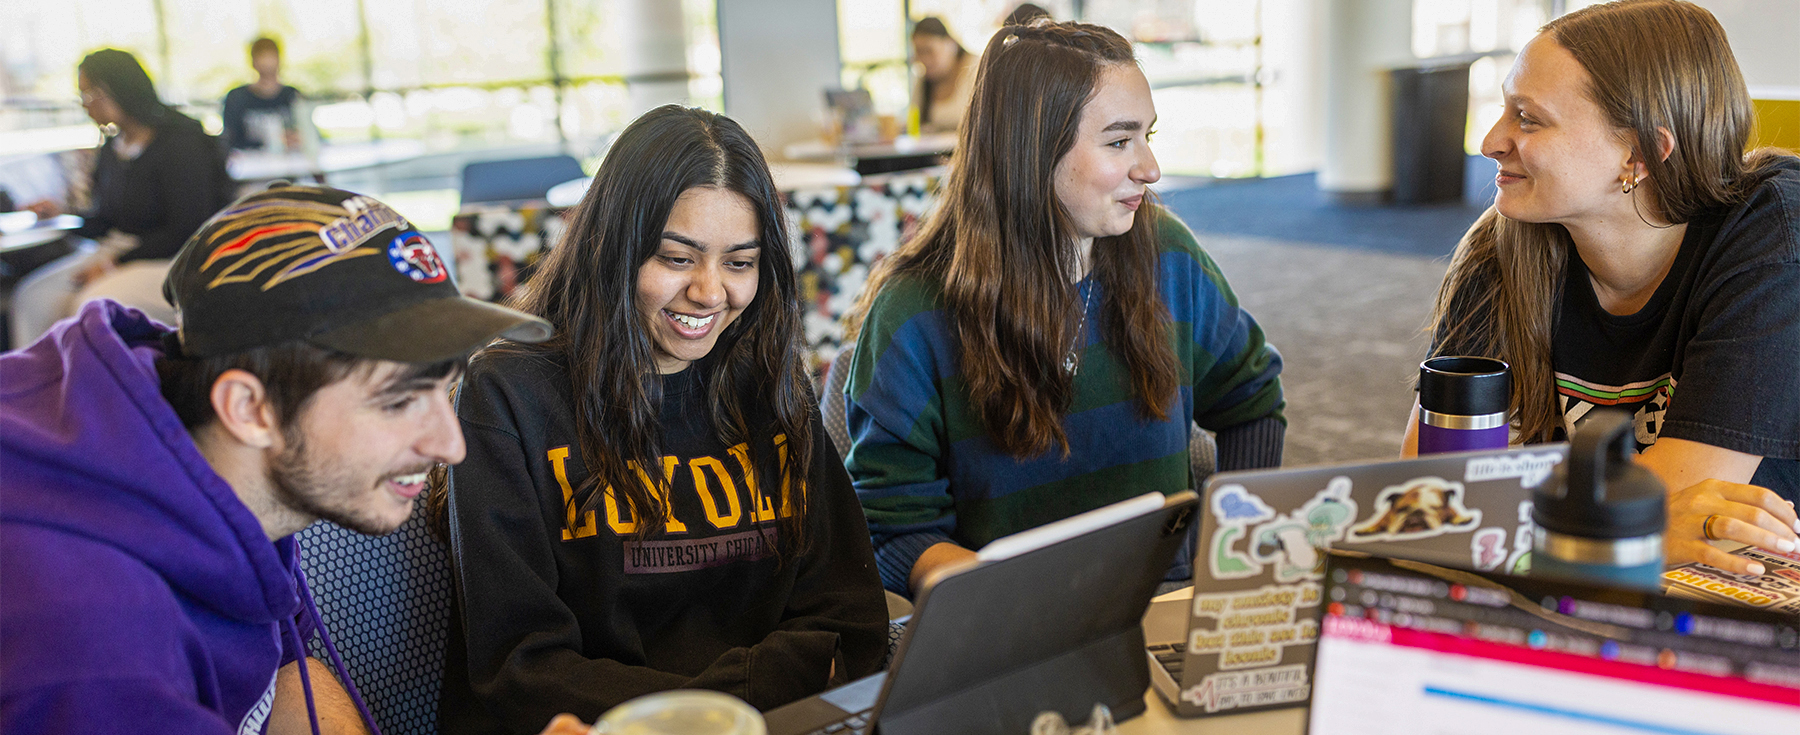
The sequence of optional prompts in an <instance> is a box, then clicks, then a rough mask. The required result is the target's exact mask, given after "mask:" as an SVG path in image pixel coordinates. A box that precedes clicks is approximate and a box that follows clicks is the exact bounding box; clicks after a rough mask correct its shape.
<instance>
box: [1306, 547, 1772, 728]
mask: <svg viewBox="0 0 1800 735" xmlns="http://www.w3.org/2000/svg"><path fill="white" fill-rule="evenodd" d="M1325 586H1326V607H1325V610H1324V617H1323V619H1322V621H1321V622H1322V625H1321V627H1320V637H1319V641H1318V652H1317V660H1316V668H1315V671H1314V690H1313V700H1312V712H1311V722H1312V725H1311V728H1310V732H1311V733H1312V734H1313V735H1337V734H1345V735H1348V734H1351V733H1434V734H1436V733H1464V732H1469V733H1473V732H1483V733H1488V732H1529V733H1534V735H1536V734H1540V733H1546V734H1554V733H1568V734H1571V735H1574V734H1581V735H1587V734H1589V733H1593V734H1596V735H1597V734H1599V733H1609V734H1613V733H1633V732H1637V733H1681V734H1686V733H1758V734H1762V733H1775V732H1796V731H1797V730H1796V728H1797V727H1800V641H1797V640H1796V636H1797V633H1796V628H1797V627H1800V619H1796V618H1795V617H1794V616H1791V615H1782V614H1774V613H1768V612H1765V611H1757V610H1751V609H1747V608H1735V607H1726V606H1720V605H1712V604H1706V603H1699V602H1694V601H1688V600H1682V599H1678V598H1672V597H1665V596H1661V595H1651V594H1644V593H1638V592H1625V591H1620V590H1616V589H1610V588H1602V587H1590V586H1585V585H1575V584H1562V583H1554V582H1547V581H1544V580H1536V579H1526V578H1523V577H1505V576H1499V575H1476V574H1471V573H1466V572H1455V571H1450V570H1445V569H1441V568H1437V567H1431V566H1429V565H1423V564H1416V563H1409V562H1393V561H1389V560H1385V559H1377V558H1355V557H1351V556H1345V555H1337V554H1334V555H1332V556H1331V558H1330V560H1329V568H1328V571H1327V574H1326V582H1325Z"/></svg>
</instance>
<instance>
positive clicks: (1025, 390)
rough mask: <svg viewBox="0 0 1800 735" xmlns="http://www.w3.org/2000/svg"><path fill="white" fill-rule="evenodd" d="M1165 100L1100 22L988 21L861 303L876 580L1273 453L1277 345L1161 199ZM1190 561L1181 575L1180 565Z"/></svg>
mask: <svg viewBox="0 0 1800 735" xmlns="http://www.w3.org/2000/svg"><path fill="white" fill-rule="evenodd" d="M1155 123H1156V106H1155V104H1154V103H1153V101H1152V99H1151V96H1150V85H1149V84H1148V83H1147V82H1146V81H1145V79H1144V74H1143V72H1142V71H1141V70H1139V69H1138V66H1137V63H1136V60H1135V59H1134V58H1133V56H1132V50H1131V44H1130V43H1128V42H1126V41H1125V39H1124V38H1122V37H1120V36H1119V35H1118V34H1117V33H1115V32H1113V31H1112V30H1110V29H1107V28H1104V27H1101V26H1096V25H1088V24H1083V23H1060V24H1058V23H1048V22H1045V21H1040V22H1039V23H1037V24H1035V25H1029V26H1011V27H1008V28H1004V29H1001V31H1000V32H999V33H997V34H995V36H994V37H993V40H992V41H990V42H989V43H988V47H987V50H986V51H985V52H984V53H983V54H982V56H981V67H980V72H979V75H978V78H977V81H976V82H975V92H974V103H973V105H972V106H971V107H970V109H969V113H968V117H967V118H965V119H964V121H963V124H962V128H961V129H960V132H959V137H958V142H957V146H956V151H957V152H956V161H955V165H953V166H952V167H951V171H950V175H949V178H948V180H947V181H946V182H945V184H944V188H943V191H942V193H941V197H942V199H941V201H940V202H939V204H938V207H937V209H936V210H935V211H934V213H933V214H932V215H931V216H930V219H928V220H927V221H926V222H925V224H924V226H923V227H922V228H921V229H920V232H919V234H918V236H917V237H916V238H914V239H913V240H912V241H911V242H909V243H907V244H906V245H905V246H903V247H901V248H900V250H898V251H897V252H895V253H894V254H893V255H891V256H889V257H888V258H887V259H886V260H885V261H883V265H882V266H881V267H879V268H878V269H877V270H876V271H875V273H874V274H872V275H871V277H870V280H869V285H868V286H867V287H866V288H865V289H864V291H863V295H862V297H861V299H860V301H859V302H858V304H857V307H856V309H855V311H854V312H853V313H852V315H851V317H850V324H849V325H848V326H847V328H846V332H847V336H848V337H849V338H854V339H855V340H856V351H855V353H854V356H853V359H852V362H851V365H850V375H849V379H848V382H847V383H846V384H845V392H846V397H847V399H848V400H847V401H846V412H845V413H846V418H847V421H848V427H847V428H848V430H849V435H850V437H851V442H852V447H851V449H850V451H849V453H848V456H847V457H846V460H847V464H848V467H849V470H850V475H851V477H852V478H853V479H854V480H855V482H856V487H857V492H858V494H859V495H860V496H861V497H862V499H863V508H864V511H865V512H866V513H867V515H868V518H869V523H870V528H871V529H872V531H873V532H874V542H875V547H876V559H877V561H878V562H879V563H880V565H881V573H882V581H883V583H884V584H885V585H886V586H887V588H888V589H889V590H892V591H894V592H898V593H906V592H907V591H908V590H909V588H910V589H916V588H917V585H918V584H919V583H920V582H921V581H922V580H923V579H924V578H925V577H926V576H927V575H928V574H929V573H930V572H931V571H932V570H934V569H936V568H939V567H940V566H942V565H945V564H947V563H950V562H954V561H956V560H957V559H959V558H962V557H966V556H968V555H970V554H972V553H973V552H971V551H970V549H974V548H978V547H979V546H981V545H982V544H985V543H987V542H988V541H990V540H993V539H995V538H998V537H1000V536H1004V535H1006V534H1009V533H1013V532H1016V531H1021V530H1024V529H1027V528H1030V527H1033V526H1037V525H1041V524H1044V523H1048V522H1050V521H1054V520H1058V519H1060V518H1063V517H1066V516H1069V515H1074V514H1076V513H1080V512H1082V511H1085V510H1089V509H1092V508H1095V507H1099V506H1101V505H1105V504H1107V503H1111V502H1114V501H1117V500H1121V499H1123V498H1126V497H1130V496H1131V495H1135V494H1138V493H1142V492H1144V491H1145V490H1148V489H1152V488H1154V489H1158V490H1162V491H1163V492H1176V491H1180V490H1184V489H1187V488H1188V487H1190V485H1191V484H1192V483H1193V481H1194V478H1193V477H1191V476H1190V475H1191V471H1190V463H1189V461H1188V445H1189V440H1190V432H1191V431H1192V428H1191V427H1192V426H1193V425H1194V424H1195V423H1196V422H1198V424H1199V425H1200V426H1201V427H1202V428H1205V429H1209V430H1213V431H1216V432H1218V434H1219V436H1218V443H1219V452H1218V456H1219V465H1220V467H1221V468H1223V469H1247V468H1252V467H1266V466H1272V465H1276V464H1280V461H1281V440H1282V435H1283V431H1284V429H1285V423H1284V419H1283V418H1282V416H1281V408H1282V405H1283V404H1282V396H1281V383H1280V380H1279V378H1278V377H1277V376H1278V374H1279V373H1280V371H1281V358H1280V356H1279V355H1277V354H1276V352H1275V349H1274V348H1273V347H1271V346H1269V345H1268V344H1267V343H1266V342H1265V341H1264V339H1263V334H1262V330H1261V329H1260V328H1259V327H1258V326H1257V325H1256V321H1255V320H1254V319H1252V318H1251V317H1250V315H1249V314H1248V313H1246V312H1245V311H1244V310H1243V309H1241V308H1239V307H1238V304H1237V299H1236V297H1235V296H1233V295H1232V293H1231V289H1230V287H1229V286H1228V285H1226V283H1225V278H1224V276H1223V274H1221V273H1220V271H1219V268H1218V266H1217V265H1215V264H1214V263H1213V262H1212V260H1211V259H1210V258H1209V257H1207V255H1206V253H1205V252H1204V251H1202V250H1201V249H1200V247H1199V245H1198V244H1197V243H1196V242H1195V241H1194V236H1193V233H1191V232H1189V231H1188V229H1187V227H1186V226H1185V225H1183V224H1182V223H1181V222H1180V221H1179V220H1177V219H1175V217H1174V216H1173V215H1171V214H1169V213H1168V212H1167V211H1165V210H1163V209H1162V207H1160V206H1158V205H1157V203H1156V199H1155V195H1154V194H1153V193H1152V192H1151V191H1150V189H1149V185H1150V184H1152V183H1155V182H1156V181H1157V180H1158V179H1159V178H1160V177H1161V176H1162V171H1161V169H1159V168H1158V167H1157V163H1156V156H1155V155H1154V154H1153V153H1151V151H1150V136H1151V132H1152V128H1153V126H1154V125H1155ZM1187 576H1188V569H1187V566H1186V560H1185V558H1184V559H1182V560H1178V561H1177V564H1176V566H1175V568H1173V569H1171V570H1170V578H1171V579H1176V578H1186V577H1187Z"/></svg>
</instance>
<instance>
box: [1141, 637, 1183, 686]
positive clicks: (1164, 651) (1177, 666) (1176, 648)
mask: <svg viewBox="0 0 1800 735" xmlns="http://www.w3.org/2000/svg"><path fill="white" fill-rule="evenodd" d="M1181 645H1182V644H1180V643H1160V644H1157V645H1154V646H1146V648H1148V649H1150V655H1152V656H1155V657H1156V662H1157V663H1159V664H1162V667H1163V669H1164V670H1166V671H1168V672H1169V675H1170V676H1173V677H1175V678H1176V679H1180V678H1181V668H1182V664H1184V663H1185V662H1186V660H1187V659H1186V658H1185V656H1186V654H1187V652H1186V651H1183V650H1181Z"/></svg>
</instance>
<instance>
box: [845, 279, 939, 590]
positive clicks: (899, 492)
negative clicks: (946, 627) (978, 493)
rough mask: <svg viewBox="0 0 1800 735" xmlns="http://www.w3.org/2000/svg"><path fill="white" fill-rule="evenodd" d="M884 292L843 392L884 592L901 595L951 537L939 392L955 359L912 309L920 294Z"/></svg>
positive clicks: (898, 287) (852, 469) (930, 313)
mask: <svg viewBox="0 0 1800 735" xmlns="http://www.w3.org/2000/svg"><path fill="white" fill-rule="evenodd" d="M887 288H888V289H891V291H890V292H889V293H884V294H881V295H880V296H878V297H877V298H876V300H875V303H874V304H873V305H872V306H871V307H870V309H869V314H868V317H867V318H866V319H865V320H864V322H863V329H862V332H861V333H860V334H859V335H858V337H857V343H856V354H855V355H854V356H853V357H852V358H851V362H850V378H849V380H848V381H847V382H846V384H845V386H844V392H845V406H844V414H845V420H846V423H847V424H848V425H849V430H850V451H849V452H848V455H847V456H846V457H845V458H844V460H845V461H844V465H845V468H846V469H847V470H849V473H850V479H851V481H852V482H853V483H854V484H855V487H856V494H857V496H858V497H859V498H860V499H861V501H862V507H863V512H864V513H865V514H867V517H868V524H869V531H870V534H871V535H872V540H873V543H874V548H875V563H876V566H877V568H878V570H879V571H880V573H881V583H882V586H884V587H886V588H887V589H889V590H892V591H893V592H895V593H897V594H902V595H905V594H908V588H907V578H908V576H909V575H911V573H912V568H913V564H914V563H915V562H917V561H918V560H919V555H920V554H923V553H924V552H925V550H926V549H928V548H931V546H932V545H934V544H937V543H941V542H945V541H950V540H951V537H950V533H951V531H952V530H954V529H955V528H956V512H955V504H954V499H953V498H952V497H951V494H950V480H949V478H948V477H947V476H946V474H945V473H944V471H943V470H942V469H941V468H942V467H943V465H944V464H945V459H944V453H945V450H946V448H947V447H946V446H945V444H944V442H945V441H946V436H947V430H946V427H945V421H944V410H943V409H944V404H943V396H942V394H941V393H940V392H939V387H938V384H939V376H941V375H947V374H949V373H950V372H951V370H950V369H949V365H950V364H951V361H952V360H953V359H954V354H955V351H954V347H953V346H951V345H950V344H949V343H948V338H947V332H946V331H945V329H944V328H943V325H942V316H941V314H942V312H939V311H935V310H924V309H922V308H920V307H922V306H925V305H926V304H921V303H916V302H917V300H918V298H919V294H918V293H917V290H918V289H917V286H916V284H909V283H907V282H905V281H900V280H896V281H893V282H890V285H889V286H888V287H887Z"/></svg>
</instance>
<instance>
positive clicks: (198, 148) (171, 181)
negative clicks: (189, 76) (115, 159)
mask: <svg viewBox="0 0 1800 735" xmlns="http://www.w3.org/2000/svg"><path fill="white" fill-rule="evenodd" d="M162 135H163V136H166V137H167V138H168V140H167V141H166V143H167V144H166V145H165V146H164V147H163V148H162V149H161V150H159V151H157V152H156V157H155V158H154V159H153V160H147V161H142V163H147V164H151V165H153V166H154V167H155V169H154V170H153V171H152V172H151V173H150V176H149V177H148V178H147V179H142V180H138V181H136V182H133V181H132V180H130V179H128V180H127V185H128V186H131V185H132V184H133V183H136V184H137V185H139V186H146V185H147V186H149V187H151V188H153V191H149V192H144V191H138V192H131V191H127V195H133V194H135V195H139V196H143V195H149V196H153V197H155V200H156V201H157V203H158V205H159V209H160V210H161V211H160V212H159V214H160V215H161V219H160V221H159V222H157V224H156V225H155V226H153V227H151V228H150V229H148V230H146V231H144V232H138V233H134V234H136V235H137V237H138V246H137V247H135V248H132V249H130V250H127V251H125V252H124V253H123V254H121V255H120V256H119V262H121V263H124V262H126V261H131V260H143V259H148V258H173V257H175V254H176V253H177V252H180V250H181V246H182V245H183V244H185V243H186V242H187V239H188V238H189V237H191V236H193V234H194V232H195V231H197V230H199V229H200V225H201V224H203V223H205V222H206V220H207V219H208V218H210V217H212V216H213V214H214V213H215V212H217V211H218V210H219V206H220V204H221V201H220V199H221V197H220V192H221V191H223V190H224V189H225V187H226V186H227V181H226V178H227V177H226V173H225V166H224V163H223V162H222V161H221V159H220V155H221V154H220V152H219V148H218V144H217V143H216V142H215V141H214V140H213V138H212V137H211V136H209V135H206V134H205V133H204V132H201V131H199V130H193V131H183V132H176V131H165V132H164V133H162ZM146 155H149V154H148V152H146Z"/></svg>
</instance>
